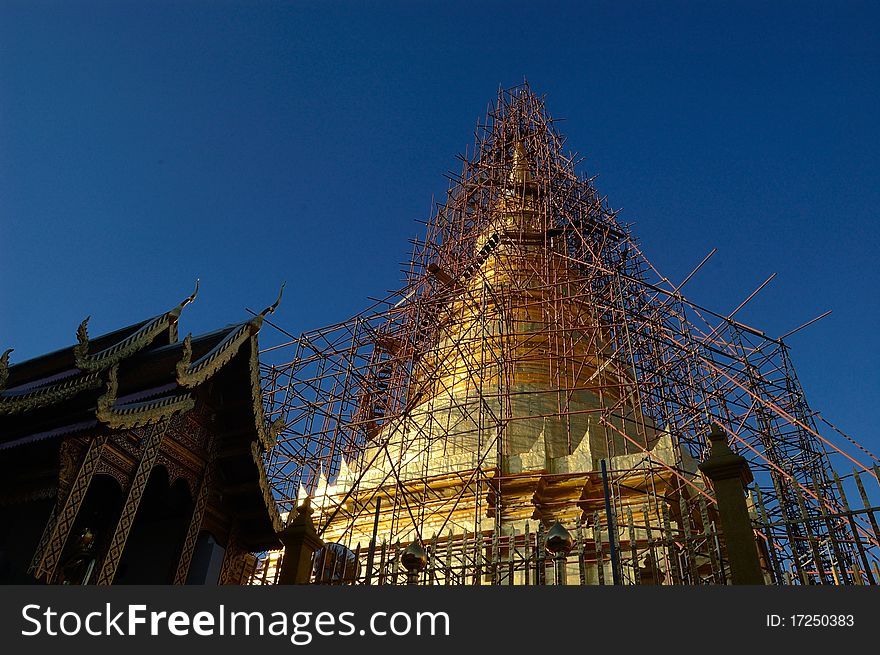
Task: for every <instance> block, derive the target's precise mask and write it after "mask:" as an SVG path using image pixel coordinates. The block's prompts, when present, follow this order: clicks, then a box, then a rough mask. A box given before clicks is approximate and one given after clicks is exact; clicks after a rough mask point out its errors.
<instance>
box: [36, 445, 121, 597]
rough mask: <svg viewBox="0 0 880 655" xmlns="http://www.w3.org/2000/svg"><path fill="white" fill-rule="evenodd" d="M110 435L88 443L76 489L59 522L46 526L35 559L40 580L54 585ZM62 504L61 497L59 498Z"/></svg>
mask: <svg viewBox="0 0 880 655" xmlns="http://www.w3.org/2000/svg"><path fill="white" fill-rule="evenodd" d="M107 439H108V437H107V435H100V436H98V437H96V438H95V439H92V441H91V442H90V443H89V449H88V451H87V452H86V454H85V457H84V458H83V461H82V464H80V467H79V472H78V473H77V474H76V479H75V480H74V483H73V487H72V488H71V490H70V493H69V494H68V495H67V498H65V499H64V501H63V503H60V504H59V505H57V506H56V507H58V508H60V509H59V510H58V511H57V513H56V517H57V518H56V519H55V520H54V521H52V520H50V521H49V523H47V524H46V528H45V530H44V532H43V536H42V537H41V538H40V543H39V546H37V553H36V557H35V558H34V560H35V563H36V565H35V567H34V569H35V572H34V575H35V576H36V577H37V578H38V579H43V580H45V581H46V582H51V581H52V578H53V577H54V575H55V569H56V568H57V566H58V561H59V559H60V558H61V553H62V551H63V550H64V546H65V544H66V543H67V537H68V535H69V534H70V530H71V528H72V527H73V523H74V521H75V520H76V517H77V514H79V510H80V507H82V503H83V500H84V499H85V496H86V492H87V491H88V488H89V485H90V484H91V482H92V478H93V477H94V475H95V469H96V468H97V465H98V463H99V462H100V460H101V456H102V453H103V452H104V446H105V444H106V443H107ZM59 501H60V498H59Z"/></svg>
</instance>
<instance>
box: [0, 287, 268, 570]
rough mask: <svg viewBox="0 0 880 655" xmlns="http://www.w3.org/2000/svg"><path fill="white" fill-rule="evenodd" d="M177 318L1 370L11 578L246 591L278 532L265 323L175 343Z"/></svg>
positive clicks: (2, 515)
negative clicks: (263, 382) (264, 376)
mask: <svg viewBox="0 0 880 655" xmlns="http://www.w3.org/2000/svg"><path fill="white" fill-rule="evenodd" d="M194 297H195V294H193V296H190V297H189V298H187V299H186V300H184V301H183V302H182V303H180V304H179V305H177V306H176V307H174V308H173V309H171V310H170V311H167V312H164V313H162V314H159V315H158V316H155V317H153V318H150V319H148V320H145V321H142V322H139V323H137V324H135V325H132V326H129V327H126V328H123V329H120V330H116V331H114V332H111V333H109V334H105V335H101V336H98V337H91V336H90V335H89V334H88V330H87V321H88V319H86V321H84V322H83V323H82V324H81V325H80V327H79V330H78V331H77V343H76V344H75V345H73V346H70V347H67V348H64V349H62V350H59V351H57V352H53V353H50V354H47V355H44V356H41V357H37V358H34V359H31V360H28V361H24V362H20V363H15V364H14V365H10V362H9V360H10V352H11V351H7V352H6V353H4V356H3V358H2V362H0V480H2V485H0V522H2V525H3V526H5V528H4V529H3V530H2V531H0V582H3V583H7V584H9V583H18V584H22V583H48V584H77V585H82V584H98V585H106V584H172V583H173V584H217V583H219V584H238V583H241V582H244V581H246V580H247V579H248V578H249V576H250V575H251V573H252V570H253V566H254V563H255V557H254V555H253V553H257V552H261V551H265V550H268V549H272V548H276V547H277V546H278V545H279V542H278V541H277V537H276V533H277V531H278V530H279V529H280V527H281V521H280V517H279V514H278V510H277V508H276V506H275V502H274V500H273V498H272V494H271V492H270V489H269V485H268V482H267V478H266V472H265V469H264V464H263V460H262V457H263V453H265V451H266V450H267V449H269V448H271V446H272V443H273V439H274V433H275V430H273V428H272V426H270V425H269V424H268V423H267V421H266V418H265V416H264V414H263V407H262V402H261V394H260V375H259V355H258V347H257V336H258V334H259V331H260V327H261V325H262V322H263V317H264V316H265V315H266V314H268V313H270V312H271V311H273V310H274V307H275V306H272V307H270V308H267V309H266V310H265V311H264V312H263V313H262V314H260V315H258V316H256V317H255V318H253V319H251V320H248V321H245V322H242V323H239V324H235V325H231V326H228V327H226V328H222V329H219V330H216V331H214V332H211V333H208V334H203V335H200V336H191V335H190V336H187V337H186V338H185V339H182V340H181V339H179V338H178V319H179V317H180V315H181V312H182V310H183V309H184V307H186V306H187V305H188V304H189V303H190V302H192V300H193V299H194Z"/></svg>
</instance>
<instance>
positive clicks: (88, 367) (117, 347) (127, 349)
mask: <svg viewBox="0 0 880 655" xmlns="http://www.w3.org/2000/svg"><path fill="white" fill-rule="evenodd" d="M198 293H199V281H198V280H196V288H195V291H193V292H192V293H191V294H190V295H189V296H188V297H187V298H185V299H184V300H183V301H182V302H181V303H180V304H179V305H177V307H175V308H174V309H172V310H170V311H168V312H165V313H164V314H162V315H160V316H157V317H156V318H154V319H152V320H150V321H148V322H147V323H146V324H145V325H143V326H142V327H141V328H140V329H138V330H136V331H135V332H134V333H133V334H130V335H129V336H128V337H126V338H125V339H123V340H122V341H120V342H119V343H117V344H114V345H112V346H110V347H109V348H105V349H104V350H102V351H100V352H97V353H95V354H94V355H89V354H88V351H89V330H88V324H89V318H91V317H89V316H87V317H86V318H85V320H84V321H83V322H82V323H80V324H79V328H78V329H77V331H76V339H77V345H75V346H74V347H73V356H74V360H75V361H76V365H77V366H78V367H79V368H81V369H83V370H84V371H100V370H102V369H105V368H108V367H110V366H114V365H116V364H118V363H119V362H121V361H122V360H123V359H125V358H126V357H129V356H130V355H133V354H134V353H136V352H137V351H139V350H141V349H142V348H144V347H145V346H147V345H148V344H150V343H151V342H152V341H153V339H155V338H156V337H157V336H158V335H159V334H160V333H162V332H163V331H165V330H168V329H171V328H173V327H174V326H175V325H176V324H177V320H178V319H179V318H180V314H181V312H182V311H183V308H184V307H186V306H187V305H189V304H190V303H191V302H192V301H193V300H195V299H196V296H197V295H198Z"/></svg>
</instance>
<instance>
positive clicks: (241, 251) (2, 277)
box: [0, 0, 880, 453]
mask: <svg viewBox="0 0 880 655" xmlns="http://www.w3.org/2000/svg"><path fill="white" fill-rule="evenodd" d="M878 13H880V12H878V10H877V5H876V4H870V3H856V2H842V3H827V2H826V3H809V2H796V3H776V2H774V3H737V2H733V3H724V4H723V5H722V4H721V3H675V2H662V3H647V2H646V3H625V2H624V3H621V2H607V3H601V2H600V3H590V2H579V3H571V4H567V3H552V2H551V3H535V2H528V3H525V2H511V3H491V2H490V3H479V4H477V3H472V2H471V3H459V2H444V3H411V2H410V3H379V6H378V7H373V6H371V5H368V4H366V3H334V4H331V5H330V6H323V4H319V3H308V2H302V3H300V2H247V3H245V2H207V1H205V2H196V1H188V2H161V1H160V2H149V3H146V2H130V1H122V2H110V1H103V2H45V1H40V0H28V1H25V2H8V1H6V0H0V350H2V349H5V348H7V347H14V348H15V352H14V353H13V355H12V361H13V362H16V361H22V360H23V359H26V358H28V357H32V356H35V355H38V354H40V353H43V352H46V351H48V350H53V349H56V348H59V347H62V346H65V345H68V344H70V343H72V342H73V341H74V340H75V330H76V327H77V325H78V324H79V322H80V321H81V320H82V319H83V318H84V317H85V316H86V315H91V316H92V320H91V329H92V332H93V334H94V333H98V332H101V331H107V330H111V329H114V328H116V327H120V326H122V325H125V324H129V323H132V322H135V321H138V320H141V319H143V318H146V317H148V316H151V315H154V314H157V313H159V312H161V311H164V310H166V309H168V308H170V307H171V306H173V305H175V304H176V303H177V302H179V300H180V299H182V298H183V297H185V296H186V295H188V294H189V293H190V291H191V289H192V286H193V282H194V280H195V278H197V277H199V278H201V281H202V290H201V293H200V296H199V299H198V300H197V302H196V304H195V305H193V306H191V307H189V308H188V309H187V312H186V313H185V315H184V319H183V321H182V329H183V330H184V331H193V332H199V331H205V330H210V329H213V328H215V327H217V326H219V325H222V324H226V323H231V322H237V321H239V320H242V319H244V318H246V317H247V314H246V312H245V309H244V308H245V307H250V308H252V309H259V308H261V307H263V306H265V305H267V304H269V303H271V302H272V300H273V299H274V298H275V295H276V293H277V289H278V286H279V284H280V282H281V281H283V280H286V281H287V283H288V284H287V290H286V292H285V298H284V301H283V304H282V306H281V308H280V309H279V311H278V313H277V315H276V317H277V320H278V322H279V323H281V324H282V325H283V326H285V327H286V328H287V329H288V330H289V331H291V332H294V333H298V332H300V331H303V330H307V329H312V328H316V327H320V326H322V325H325V324H329V323H333V322H336V321H339V320H342V319H345V318H347V317H348V316H350V315H352V314H354V313H355V312H357V311H359V310H360V309H361V308H362V307H364V306H365V305H366V304H367V300H366V298H367V296H377V295H381V294H382V293H383V291H385V290H387V289H391V288H395V287H397V286H398V284H399V282H400V274H399V268H400V266H399V263H400V262H402V261H404V260H405V259H406V257H407V255H408V252H409V246H408V243H407V239H408V238H411V237H417V236H420V235H421V232H422V228H421V226H420V225H418V224H417V223H416V222H415V221H416V220H417V219H425V218H426V217H427V216H428V214H429V213H430V210H431V206H432V196H434V195H436V196H438V197H439V196H441V195H442V194H443V193H444V192H445V189H446V181H445V179H444V178H443V173H444V172H445V171H447V170H450V169H457V168H458V165H457V162H456V160H455V155H456V154H457V153H459V152H463V151H464V149H465V147H466V146H468V145H469V144H470V143H471V142H472V135H473V130H474V125H475V122H476V120H477V119H478V117H481V116H482V115H483V114H484V112H485V109H486V105H487V103H488V102H489V101H490V100H491V99H492V98H493V96H494V94H495V92H496V89H497V88H498V86H499V84H501V85H504V86H510V85H514V84H517V83H519V82H521V81H522V80H523V79H524V78H527V79H528V80H529V82H530V84H531V85H532V88H533V89H534V90H535V91H537V92H539V93H543V94H546V96H547V105H548V108H549V110H550V112H551V113H552V114H553V115H554V116H556V117H561V118H565V119H566V120H565V121H564V122H563V123H561V126H560V129H561V130H562V131H563V132H564V133H565V134H566V135H567V136H568V145H569V146H570V147H571V148H572V149H573V150H576V151H578V152H579V153H581V154H582V155H584V156H585V157H586V161H585V163H584V164H583V170H584V171H585V172H588V173H590V174H597V173H598V174H599V178H598V179H597V181H596V184H597V186H598V187H599V189H600V190H601V191H602V192H603V193H604V194H607V195H608V198H609V202H610V204H611V205H612V206H614V207H623V208H624V209H623V213H622V217H623V220H625V221H627V222H630V223H632V224H633V229H634V231H635V232H636V234H637V235H638V236H639V237H640V239H641V242H642V244H643V246H644V250H645V252H646V254H647V255H648V256H649V258H651V259H652V261H653V262H654V263H655V264H656V265H657V266H658V267H659V268H660V270H661V271H663V272H664V273H665V274H666V275H667V276H669V277H670V278H671V279H674V280H675V279H677V280H680V279H682V278H683V277H684V276H685V275H686V274H687V273H688V272H689V271H690V270H691V269H692V268H693V266H695V265H696V264H697V263H698V262H699V261H700V260H701V259H702V258H703V257H704V256H705V255H706V254H707V253H708V252H709V251H710V250H711V249H712V248H713V247H717V248H718V254H716V255H715V256H714V257H713V258H712V260H710V263H709V264H707V265H706V267H704V269H703V270H702V271H701V273H700V274H699V276H698V277H697V278H696V279H695V280H694V281H693V282H691V283H690V284H689V285H688V287H687V289H686V290H687V291H688V295H689V297H691V298H692V299H693V300H694V301H695V302H698V303H700V304H702V305H705V306H708V307H711V308H713V309H716V310H717V311H719V312H722V313H727V312H729V311H730V310H731V309H733V308H734V307H736V306H737V305H738V304H739V303H740V301H741V300H743V299H744V298H745V297H746V296H747V295H748V294H749V293H751V291H752V290H753V289H754V288H755V287H757V286H758V284H760V283H761V282H762V281H763V280H764V279H766V278H767V277H768V276H769V275H770V274H771V273H774V272H776V273H778V276H777V278H776V279H775V280H774V281H773V282H772V283H771V285H770V286H769V287H768V288H767V289H765V290H764V291H763V292H762V293H761V295H760V296H759V297H758V298H756V299H755V300H754V301H753V302H752V303H751V304H750V305H749V306H748V307H747V308H746V309H744V310H743V311H742V312H741V313H740V314H738V315H737V318H739V319H741V320H742V321H744V322H745V323H748V324H749V325H754V326H756V327H759V328H761V329H763V330H765V331H766V332H767V333H768V334H770V335H781V334H783V333H785V332H787V331H788V330H790V329H792V328H794V327H797V326H798V325H800V324H802V323H804V322H806V321H808V320H810V319H812V318H813V317H815V316H817V315H819V314H821V313H823V312H825V311H826V310H828V309H831V310H833V313H832V314H831V316H829V317H828V318H825V319H823V320H822V321H820V322H818V323H816V324H815V325H813V326H811V327H810V328H807V329H806V330H804V331H802V332H799V333H798V334H797V335H795V336H793V337H792V338H791V339H790V345H791V347H792V351H793V358H794V362H795V365H796V367H797V371H798V374H799V377H800V379H801V382H802V383H803V385H804V387H805V389H806V392H807V397H808V399H809V400H810V401H811V404H812V405H813V406H814V408H815V409H818V410H820V411H822V412H823V414H824V415H825V416H827V417H828V418H829V419H830V420H832V421H833V422H835V423H836V424H838V425H839V426H840V427H841V428H843V429H844V430H845V431H847V432H849V433H851V434H852V435H853V436H855V437H856V438H857V439H859V440H860V441H862V442H863V443H864V444H865V445H867V446H869V447H871V448H873V450H874V451H875V453H876V451H878V450H880V437H878V436H877V433H876V429H875V428H874V425H875V423H876V419H875V416H874V414H875V412H874V410H875V407H876V406H877V403H876V399H877V397H878V395H880V357H878V355H877V346H876V338H875V332H876V330H877V325H878V318H880V303H878V297H880V294H878V292H877V289H878V286H880V284H878V283H880V266H878V259H877V253H878V251H880V238H878V236H880V229H878V225H877V207H880V197H878V195H880V194H878V189H880V184H878V183H880V173H878V170H880V168H878V162H877V153H878V152H880V129H878V126H877V123H878V121H877V117H878V116H880V37H878V36H877V30H876V25H877V24H878V19H880V16H878Z"/></svg>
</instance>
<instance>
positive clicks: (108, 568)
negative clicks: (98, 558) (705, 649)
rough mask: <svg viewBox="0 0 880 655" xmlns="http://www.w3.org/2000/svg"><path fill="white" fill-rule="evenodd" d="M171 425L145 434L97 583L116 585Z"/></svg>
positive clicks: (155, 427)
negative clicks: (140, 507) (143, 500)
mask: <svg viewBox="0 0 880 655" xmlns="http://www.w3.org/2000/svg"><path fill="white" fill-rule="evenodd" d="M167 427H168V426H167V425H156V426H154V427H153V429H152V432H150V433H149V434H148V435H145V439H146V443H145V445H144V450H143V453H142V454H141V460H140V462H138V467H137V472H136V473H135V475H134V478H132V481H131V485H130V487H129V489H128V494H127V496H126V498H125V504H124V505H123V507H122V514H121V515H120V517H119V521H118V522H117V524H116V529H115V530H114V531H113V538H112V539H111V540H110V546H109V547H108V549H107V555H106V556H105V557H104V562H103V564H102V565H101V572H100V573H99V574H98V579H97V582H96V583H95V584H98V585H109V584H113V579H114V578H115V577H116V571H117V569H118V568H119V562H120V561H121V560H122V553H123V552H124V551H125V543H126V542H127V541H128V535H129V534H130V533H131V528H132V525H134V520H135V517H136V516H137V511H138V507H139V506H140V503H141V498H142V497H143V495H144V490H145V489H146V488H147V483H148V481H149V479H150V473H152V471H153V465H154V464H155V463H156V458H157V457H158V456H159V449H160V448H161V446H162V439H163V438H164V437H165V431H166V429H167Z"/></svg>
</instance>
